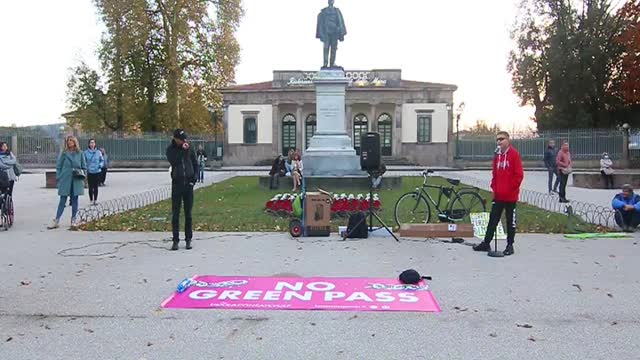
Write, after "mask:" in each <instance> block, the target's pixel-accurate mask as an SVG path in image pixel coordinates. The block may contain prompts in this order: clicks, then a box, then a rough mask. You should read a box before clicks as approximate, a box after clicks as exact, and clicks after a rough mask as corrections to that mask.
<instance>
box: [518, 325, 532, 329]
mask: <svg viewBox="0 0 640 360" xmlns="http://www.w3.org/2000/svg"><path fill="white" fill-rule="evenodd" d="M516 326H517V327H519V328H525V329H531V328H532V327H533V326H532V325H529V324H522V325H521V324H516Z"/></svg>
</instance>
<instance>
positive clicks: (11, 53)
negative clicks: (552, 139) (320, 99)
mask: <svg viewBox="0 0 640 360" xmlns="http://www.w3.org/2000/svg"><path fill="white" fill-rule="evenodd" d="M518 2H519V1H518V0H491V1H477V0H447V1H442V0H437V1H436V0H395V1H389V0H336V6H337V7H338V8H340V9H341V11H342V13H343V15H344V18H345V22H346V26H347V36H346V38H345V41H344V42H342V43H340V45H339V50H338V59H337V63H338V64H339V65H342V66H344V67H345V68H346V69H349V70H370V69H385V68H386V69H389V68H392V69H402V76H403V78H404V79H407V80H417V81H429V82H441V83H450V84H456V85H458V87H459V88H458V91H457V92H456V93H455V101H456V106H457V104H458V103H459V102H461V101H464V102H465V103H466V109H465V112H464V114H463V117H462V118H463V122H464V123H465V124H472V123H475V121H476V120H477V119H485V120H487V122H488V123H489V124H492V123H499V124H500V125H501V126H502V127H503V128H505V129H509V130H511V129H512V128H513V127H514V126H516V127H523V126H526V125H528V124H529V121H528V119H529V118H530V116H531V115H532V114H533V111H532V109H530V108H520V107H519V106H518V99H517V97H516V96H515V95H513V93H512V91H511V83H510V77H509V74H508V73H507V71H506V64H507V55H508V51H509V49H510V48H511V40H510V38H509V29H510V28H511V24H512V22H513V21H514V18H515V16H516V5H517V3H518ZM243 4H244V8H245V9H246V15H245V17H244V18H243V21H242V25H241V27H240V31H239V33H238V37H239V41H240V45H241V47H242V54H241V57H242V60H241V64H240V66H239V67H238V69H237V82H238V83H250V82H260V81H268V80H271V78H272V71H273V70H316V69H318V68H319V67H320V65H321V62H322V43H321V42H320V41H319V40H317V39H315V26H316V16H317V14H318V12H319V10H320V9H321V8H323V7H325V6H326V5H327V1H326V0H269V1H267V0H243ZM101 31H102V28H101V25H100V24H99V21H98V18H97V16H96V14H95V10H94V7H93V2H92V1H91V0H64V1H50V0H48V1H47V0H33V1H6V2H5V3H4V4H3V7H2V11H1V12H0V49H2V50H1V53H2V56H0V125H2V126H8V125H11V124H14V123H15V124H17V125H18V126H20V125H34V124H47V123H53V122H58V121H60V120H61V118H60V114H62V113H63V112H65V111H66V110H67V107H66V103H65V91H66V80H67V77H68V75H69V71H68V69H69V68H70V67H72V66H74V65H75V64H77V63H78V61H80V60H85V61H87V62H88V63H89V64H93V65H96V66H97V60H96V56H95V49H96V46H97V44H98V42H99V40H100V33H101Z"/></svg>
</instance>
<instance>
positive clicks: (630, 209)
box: [612, 184, 640, 232]
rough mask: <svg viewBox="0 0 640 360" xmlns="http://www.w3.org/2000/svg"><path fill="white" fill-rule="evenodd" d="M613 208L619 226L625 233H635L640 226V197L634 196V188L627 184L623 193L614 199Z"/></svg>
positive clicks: (623, 188) (623, 187)
mask: <svg viewBox="0 0 640 360" xmlns="http://www.w3.org/2000/svg"><path fill="white" fill-rule="evenodd" d="M612 206H613V209H614V210H615V211H616V213H615V220H616V223H617V224H618V226H620V227H621V228H622V230H623V231H626V232H634V231H635V230H636V228H637V227H638V225H640V195H638V194H634V192H633V187H632V186H631V185H629V184H625V185H623V186H622V192H621V193H619V194H617V195H616V196H615V197H614V198H613V201H612Z"/></svg>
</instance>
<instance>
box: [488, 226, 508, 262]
mask: <svg viewBox="0 0 640 360" xmlns="http://www.w3.org/2000/svg"><path fill="white" fill-rule="evenodd" d="M493 238H494V240H495V246H494V250H490V251H489V252H487V255H489V257H493V258H501V257H504V253H503V252H502V251H498V227H497V226H496V231H495V233H494V235H493Z"/></svg>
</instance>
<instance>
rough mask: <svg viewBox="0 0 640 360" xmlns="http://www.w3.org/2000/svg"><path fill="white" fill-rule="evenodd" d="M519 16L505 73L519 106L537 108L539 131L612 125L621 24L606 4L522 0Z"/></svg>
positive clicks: (596, 0)
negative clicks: (516, 96)
mask: <svg viewBox="0 0 640 360" xmlns="http://www.w3.org/2000/svg"><path fill="white" fill-rule="evenodd" d="M577 3H579V5H576V4H577ZM520 12H521V16H518V18H517V20H516V23H515V25H514V29H513V32H512V38H513V39H514V40H515V43H516V46H515V48H514V49H513V50H512V51H511V52H510V56H509V65H508V71H509V72H510V73H511V75H512V86H513V90H514V92H515V93H516V94H517V95H518V96H519V97H520V99H521V102H522V105H527V104H529V105H533V106H535V108H536V113H535V115H536V121H537V123H538V127H539V128H541V129H547V128H567V127H600V126H611V125H612V124H614V123H615V119H613V118H612V113H613V112H614V110H615V109H616V108H618V107H619V106H620V104H619V101H617V99H616V97H615V96H613V93H614V91H613V89H614V85H615V77H616V74H617V73H618V72H619V70H618V64H619V60H618V59H619V56H620V54H621V51H622V47H621V46H619V44H616V42H615V41H614V39H615V38H616V36H617V35H618V34H619V33H620V31H621V24H622V23H621V21H620V20H619V17H618V16H617V15H616V14H615V12H614V11H613V7H612V4H611V2H610V0H580V1H572V0H523V1H522V3H521V6H520Z"/></svg>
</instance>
